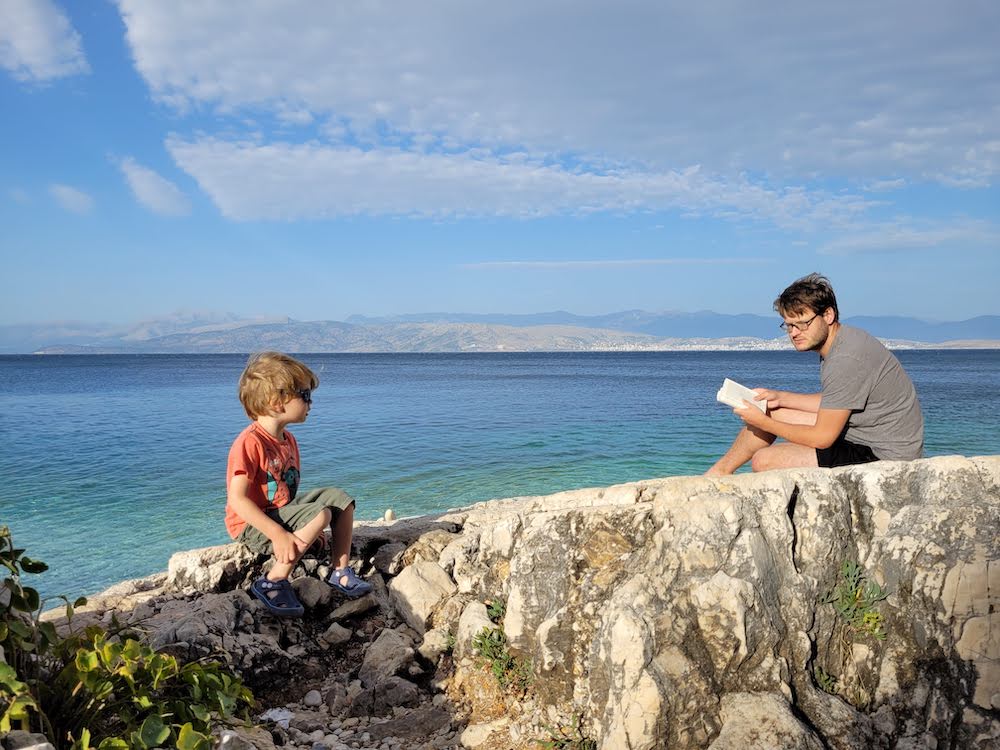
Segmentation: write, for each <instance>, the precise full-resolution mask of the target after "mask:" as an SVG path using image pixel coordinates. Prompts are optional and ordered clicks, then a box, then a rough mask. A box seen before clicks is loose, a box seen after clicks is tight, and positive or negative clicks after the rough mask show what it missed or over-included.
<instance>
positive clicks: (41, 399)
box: [0, 350, 1000, 606]
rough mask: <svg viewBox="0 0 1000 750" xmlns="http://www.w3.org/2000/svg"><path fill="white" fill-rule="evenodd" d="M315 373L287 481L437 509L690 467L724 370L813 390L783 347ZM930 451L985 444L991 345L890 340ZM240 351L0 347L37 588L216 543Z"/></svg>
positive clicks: (2, 432) (51, 591)
mask: <svg viewBox="0 0 1000 750" xmlns="http://www.w3.org/2000/svg"><path fill="white" fill-rule="evenodd" d="M297 356H299V357H300V358H301V359H302V360H303V361H304V362H306V363H307V364H308V365H309V366H310V367H311V368H312V369H313V370H314V371H315V372H316V373H317V374H318V376H319V378H320V387H319V389H318V390H317V391H316V392H315V393H314V394H313V406H312V412H311V414H310V416H309V419H308V421H307V422H306V423H304V424H301V425H295V426H294V427H293V428H292V431H293V432H294V433H295V435H296V437H297V438H298V440H299V445H300V449H301V452H302V464H303V465H302V487H303V488H304V489H308V488H311V487H317V486H325V485H334V486H338V487H342V488H343V489H345V490H346V491H347V492H348V493H350V494H351V495H352V496H354V498H355V499H356V500H357V516H358V518H361V519H373V518H378V517H381V516H382V515H383V514H384V513H385V511H386V510H388V509H390V508H391V509H392V510H393V511H394V512H395V513H396V515H397V516H398V517H405V516H413V515H419V514H427V513H435V512H439V511H443V510H446V509H450V508H456V507H461V506H465V505H469V504H471V503H475V502H478V501H481V500H487V499H490V498H497V497H519V496H526V495H540V494H547V493H552V492H557V491H560V490H567V489H573V488H579V487H594V486H607V485H611V484H617V483H621V482H633V481H638V480H642V479H650V478H655V477H667V476H677V475H687V474H699V473H701V472H703V471H704V470H705V469H707V468H708V467H709V466H710V465H711V463H712V462H713V461H714V459H715V458H716V457H717V456H718V455H720V454H721V453H722V452H723V451H724V450H725V449H726V447H728V445H729V443H730V441H731V440H732V437H733V436H734V435H735V433H736V431H737V429H738V428H739V426H740V425H741V423H740V422H739V420H738V419H737V418H736V417H735V416H734V415H733V414H732V412H731V410H730V409H729V408H728V407H725V406H722V405H721V404H718V403H716V401H715V393H716V391H717V390H718V388H719V387H720V385H721V383H722V380H723V378H725V377H729V378H732V379H734V380H737V381H739V382H741V383H743V384H745V385H748V386H751V387H754V386H769V387H775V388H780V389H786V390H796V391H816V390H818V388H819V367H818V361H817V358H816V357H815V356H814V355H811V354H801V353H796V352H793V351H730V352H719V351H712V352H709V351H701V352H688V351H686V352H586V353H520V354H519V353H495V354H486V353H475V354H302V355H297ZM897 356H898V357H899V359H900V360H901V361H902V363H903V365H904V367H905V368H906V370H907V372H908V373H909V374H910V376H911V378H912V379H913V381H914V383H915V385H916V388H917V391H918V394H919V397H920V401H921V405H922V408H923V411H924V416H925V421H926V447H925V453H926V455H928V456H939V455H966V456H975V455H986V454H1000V409H998V408H997V404H998V403H1000V351H997V350H902V351H898V352H897ZM245 361H246V357H245V356H244V355H205V354H199V355H106V356H105V355H74V356H55V355H53V356H40V355H24V356H0V444H2V445H3V459H4V465H5V466H6V467H7V474H6V476H7V480H6V483H5V485H4V488H3V490H2V494H0V526H2V525H6V526H9V527H10V529H11V531H12V534H13V539H14V543H15V546H17V547H18V548H24V549H25V550H26V552H25V553H24V554H25V555H27V556H28V557H31V558H33V559H38V560H42V561H44V562H45V563H47V564H48V566H49V569H48V570H47V571H46V572H44V573H41V574H37V575H26V576H25V578H24V580H23V582H24V583H25V584H26V585H31V586H33V587H35V588H36V589H38V590H39V591H40V592H41V594H42V596H43V597H45V598H46V599H47V600H48V606H54V605H56V604H58V598H57V597H58V596H60V595H62V596H68V597H71V598H75V597H76V596H80V595H88V594H93V593H96V592H99V591H102V590H103V589H105V588H107V587H108V586H110V585H111V584H114V583H116V582H118V581H121V580H124V579H129V578H138V577H142V576H146V575H149V574H152V573H155V572H157V571H162V570H166V567H167V562H168V560H169V558H170V556H171V555H172V554H173V553H175V552H178V551H181V550H187V549H192V548H196V547H204V546H208V545H214V544H223V543H226V542H228V541H229V538H228V536H227V535H226V532H225V529H224V526H223V513H224V506H225V465H226V456H227V454H228V450H229V446H230V443H231V442H232V440H233V438H234V437H235V436H236V435H237V433H239V431H240V430H242V429H243V427H244V426H245V425H246V424H247V417H246V415H245V413H244V412H243V408H242V406H241V405H240V403H239V400H238V398H237V395H236V382H237V379H238V378H239V375H240V372H241V370H242V368H243V365H244V364H245Z"/></svg>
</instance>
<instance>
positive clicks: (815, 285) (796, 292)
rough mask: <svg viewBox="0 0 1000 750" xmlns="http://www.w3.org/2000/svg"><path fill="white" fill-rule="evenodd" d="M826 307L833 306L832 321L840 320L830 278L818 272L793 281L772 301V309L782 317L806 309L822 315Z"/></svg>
mask: <svg viewBox="0 0 1000 750" xmlns="http://www.w3.org/2000/svg"><path fill="white" fill-rule="evenodd" d="M828 307H829V308H833V320H834V322H837V321H838V320H840V311H839V310H838V309H837V296H836V295H835V294H834V293H833V287H832V286H831V285H830V280H829V279H828V278H826V276H821V275H820V274H818V273H811V274H809V275H808V276H803V277H802V278H801V279H798V280H797V281H793V282H792V283H791V284H789V285H788V288H787V289H785V291H783V292H782V293H781V295H780V296H779V297H778V299H776V300H775V301H774V311H775V312H776V313H778V315H780V316H782V317H786V316H788V317H791V316H792V315H797V314H799V313H803V312H807V311H811V312H814V313H816V314H817V315H822V314H823V313H825V312H826V310H827V308H828Z"/></svg>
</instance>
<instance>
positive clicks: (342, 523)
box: [330, 503, 354, 584]
mask: <svg viewBox="0 0 1000 750" xmlns="http://www.w3.org/2000/svg"><path fill="white" fill-rule="evenodd" d="M330 531H331V533H332V543H331V545H330V564H331V565H332V566H333V567H334V568H336V569H337V570H343V569H344V568H346V567H347V566H348V565H350V563H351V536H352V535H353V534H354V504H353V503H352V504H351V505H349V506H348V507H347V508H345V509H344V510H342V511H340V512H339V513H338V514H337V519H336V521H334V524H333V528H332V529H331V530H330ZM340 582H341V584H346V583H347V580H346V579H345V578H341V579H340Z"/></svg>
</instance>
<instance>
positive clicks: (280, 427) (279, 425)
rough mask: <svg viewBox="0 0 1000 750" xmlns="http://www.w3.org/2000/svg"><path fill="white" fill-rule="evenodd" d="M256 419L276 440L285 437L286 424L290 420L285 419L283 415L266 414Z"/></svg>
mask: <svg viewBox="0 0 1000 750" xmlns="http://www.w3.org/2000/svg"><path fill="white" fill-rule="evenodd" d="M254 421H255V422H256V423H257V425H258V426H259V427H260V428H261V429H262V430H264V432H266V433H267V434H268V435H270V436H271V437H273V438H275V439H276V440H284V439H285V425H287V424H288V422H286V421H285V420H283V419H282V418H281V417H275V416H271V415H265V416H260V417H257V419H255V420H254Z"/></svg>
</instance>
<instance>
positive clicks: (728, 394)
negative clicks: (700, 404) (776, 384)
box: [715, 378, 767, 411]
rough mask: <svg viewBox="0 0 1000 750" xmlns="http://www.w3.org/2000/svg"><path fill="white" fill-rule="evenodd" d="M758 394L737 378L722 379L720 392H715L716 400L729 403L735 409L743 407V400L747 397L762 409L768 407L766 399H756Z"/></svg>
mask: <svg viewBox="0 0 1000 750" xmlns="http://www.w3.org/2000/svg"><path fill="white" fill-rule="evenodd" d="M756 397H757V394H756V393H755V392H754V391H752V390H750V389H749V388H747V387H746V386H745V385H740V384H739V383H737V382H736V381H735V380H730V379H729V378H726V379H725V380H724V381H722V387H721V388H720V389H719V392H718V393H716V394H715V400H716V401H718V402H719V403H722V404H727V405H728V406H731V407H733V408H734V409H742V408H743V400H744V399H746V400H747V401H749V402H750V403H751V404H753V405H754V406H756V407H757V408H758V409H760V410H761V411H765V410H766V409H767V402H766V401H754V399H755V398H756Z"/></svg>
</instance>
